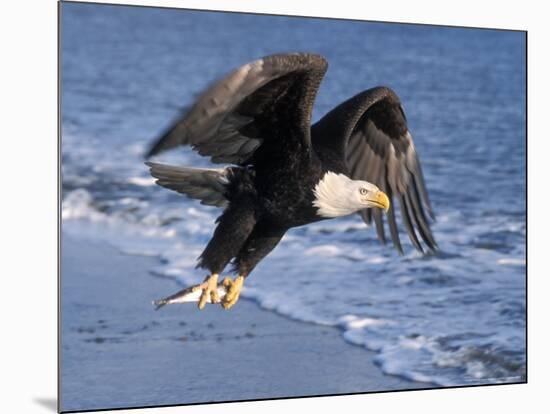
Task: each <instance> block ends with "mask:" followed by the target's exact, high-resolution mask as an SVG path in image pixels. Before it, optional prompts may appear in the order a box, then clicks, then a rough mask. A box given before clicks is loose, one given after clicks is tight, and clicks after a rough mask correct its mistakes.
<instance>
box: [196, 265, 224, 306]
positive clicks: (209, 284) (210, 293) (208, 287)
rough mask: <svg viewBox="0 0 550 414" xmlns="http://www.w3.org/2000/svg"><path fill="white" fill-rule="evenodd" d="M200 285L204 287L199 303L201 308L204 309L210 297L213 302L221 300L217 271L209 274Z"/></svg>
mask: <svg viewBox="0 0 550 414" xmlns="http://www.w3.org/2000/svg"><path fill="white" fill-rule="evenodd" d="M199 286H200V287H201V289H202V293H201V297H200V299H199V303H198V307H199V309H200V310H202V309H204V307H205V306H206V303H207V302H208V299H210V300H211V301H212V303H219V302H220V296H219V295H218V274H217V273H214V274H212V275H210V276H207V277H206V279H204V282H203V283H202V284H201V285H199Z"/></svg>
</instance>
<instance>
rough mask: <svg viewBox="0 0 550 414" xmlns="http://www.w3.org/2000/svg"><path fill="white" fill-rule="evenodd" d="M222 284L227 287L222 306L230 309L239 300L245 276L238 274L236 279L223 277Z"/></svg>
mask: <svg viewBox="0 0 550 414" xmlns="http://www.w3.org/2000/svg"><path fill="white" fill-rule="evenodd" d="M222 284H223V286H225V288H226V289H227V293H226V294H225V296H224V297H223V299H222V306H223V308H224V309H230V308H231V307H232V306H233V305H235V303H237V301H238V300H239V295H240V294H241V289H242V287H243V284H244V276H238V277H236V278H235V280H234V281H233V280H231V279H230V278H229V277H226V278H225V279H223V282H222Z"/></svg>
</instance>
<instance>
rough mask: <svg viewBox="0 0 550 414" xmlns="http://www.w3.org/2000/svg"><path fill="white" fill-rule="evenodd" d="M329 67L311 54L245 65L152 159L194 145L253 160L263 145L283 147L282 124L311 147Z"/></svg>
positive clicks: (218, 158) (205, 97)
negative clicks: (319, 95)
mask: <svg viewBox="0 0 550 414" xmlns="http://www.w3.org/2000/svg"><path fill="white" fill-rule="evenodd" d="M326 68H327V62H326V60H325V59H324V58H323V57H322V56H320V55H314V54H308V53H292V54H279V55H271V56H266V57H264V58H262V59H258V60H256V61H254V62H250V63H248V64H246V65H243V66H241V67H240V68H238V69H237V70H235V71H233V72H232V73H230V74H229V75H227V76H226V77H224V78H223V79H221V80H219V81H218V82H216V83H214V84H213V85H212V86H211V87H210V88H208V89H207V90H206V91H205V92H204V93H203V94H202V95H201V96H200V97H199V98H198V99H197V101H196V102H195V103H194V104H193V106H191V108H190V109H189V110H188V111H187V112H186V113H185V114H184V115H183V116H182V117H180V118H179V119H178V120H177V121H176V122H175V123H174V124H173V125H171V126H170V127H169V128H168V129H167V130H166V131H165V133H164V134H162V136H161V137H160V138H159V139H158V140H157V142H156V143H155V144H154V145H153V146H152V147H151V148H150V150H149V152H148V153H147V155H146V157H151V156H153V155H155V154H158V153H160V152H162V151H165V150H168V149H171V148H174V147H177V146H179V145H191V146H192V147H193V148H194V149H195V150H197V151H198V152H199V154H201V155H204V156H209V157H211V160H212V161H213V162H218V163H233V164H241V165H243V164H248V163H251V160H252V159H253V156H254V154H255V153H256V150H257V149H258V148H259V147H260V146H262V145H265V146H269V147H270V148H271V147H273V148H277V147H279V146H280V142H277V140H279V139H280V134H277V129H278V128H279V126H280V125H284V126H285V128H287V129H288V130H293V131H297V132H298V133H291V134H285V135H284V136H285V139H287V140H294V141H293V142H294V143H295V146H294V147H293V148H295V149H296V150H301V149H304V148H309V147H310V145H311V142H310V141H311V138H310V121H311V112H312V107H313V100H314V98H315V95H316V93H317V89H318V87H319V84H320V82H321V79H322V77H323V75H324V73H325V71H326ZM266 152H269V151H266ZM254 161H255V162H258V160H257V159H255V160H254Z"/></svg>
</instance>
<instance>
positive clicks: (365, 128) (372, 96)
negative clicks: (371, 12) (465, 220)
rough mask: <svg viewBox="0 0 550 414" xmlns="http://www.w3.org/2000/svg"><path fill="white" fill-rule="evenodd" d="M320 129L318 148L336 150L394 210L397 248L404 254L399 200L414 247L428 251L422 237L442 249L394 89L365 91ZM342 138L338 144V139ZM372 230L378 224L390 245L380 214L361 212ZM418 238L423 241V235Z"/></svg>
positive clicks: (392, 222)
mask: <svg viewBox="0 0 550 414" xmlns="http://www.w3.org/2000/svg"><path fill="white" fill-rule="evenodd" d="M314 129H316V130H318V131H319V133H317V134H316V136H315V139H316V141H315V142H314V145H317V144H318V142H317V136H319V138H318V139H319V144H320V145H324V146H327V147H331V148H332V149H333V150H335V151H337V152H339V154H340V155H341V156H342V157H343V158H344V159H345V161H346V165H347V168H348V170H349V173H350V176H351V178H353V179H357V180H365V181H368V182H371V183H373V184H376V185H377V186H378V187H379V188H380V189H381V190H382V191H384V192H385V193H386V194H387V195H388V197H389V199H390V201H391V207H390V209H389V210H388V213H387V221H388V226H389V230H390V235H391V238H392V241H393V244H394V245H395V247H396V248H397V250H399V252H402V251H403V249H402V247H401V242H400V239H399V232H398V228H397V224H396V217H395V216H396V215H395V209H394V203H393V199H394V198H395V199H397V202H398V203H399V206H400V209H401V219H402V222H403V225H404V226H405V230H406V231H407V233H408V235H409V238H410V239H411V242H412V243H413V245H414V246H415V247H416V248H417V249H418V250H420V251H423V248H422V244H421V242H420V240H419V237H418V235H419V236H420V238H421V239H422V240H423V242H424V243H425V244H426V246H427V247H428V248H429V249H430V250H435V249H436V247H437V244H436V242H435V240H434V237H433V235H432V232H431V230H430V226H429V222H428V218H427V216H426V213H427V214H428V215H429V217H430V218H431V219H433V218H434V215H433V212H432V207H431V204H430V200H429V198H428V193H427V191H426V186H425V184H424V178H423V175H422V169H421V166H420V160H419V158H418V154H417V152H416V150H415V147H414V143H413V140H412V136H411V134H410V132H409V129H408V127H407V120H406V117H405V113H404V111H403V107H402V106H401V103H400V101H399V98H398V96H397V95H396V94H395V93H394V92H393V91H392V90H391V89H389V88H385V87H378V88H373V89H369V90H367V91H364V92H362V93H360V94H358V95H356V96H354V97H353V98H351V99H349V100H348V101H346V102H344V103H342V104H341V105H339V106H338V107H336V108H335V109H333V110H332V111H331V112H329V113H328V114H327V115H326V116H325V117H324V118H323V119H322V120H321V121H319V122H318V123H317V124H316V125H315V126H314ZM335 137H337V138H335ZM360 215H361V216H362V217H363V220H365V222H366V223H367V224H370V223H371V221H372V220H374V222H375V225H376V231H377V234H378V238H379V239H380V240H381V241H382V243H385V242H386V236H385V231H384V222H383V216H382V212H381V210H380V209H366V210H363V211H361V212H360ZM417 233H418V235H417Z"/></svg>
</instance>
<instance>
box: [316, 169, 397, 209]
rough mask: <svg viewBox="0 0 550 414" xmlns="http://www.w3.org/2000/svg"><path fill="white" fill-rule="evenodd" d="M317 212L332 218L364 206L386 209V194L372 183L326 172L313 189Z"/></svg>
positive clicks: (387, 205) (388, 203)
mask: <svg viewBox="0 0 550 414" xmlns="http://www.w3.org/2000/svg"><path fill="white" fill-rule="evenodd" d="M313 192H314V194H315V200H314V201H313V205H314V206H315V207H317V209H318V211H317V214H318V215H319V216H321V217H326V218H332V217H340V216H347V215H348V214H352V213H356V212H357V211H359V210H363V209H365V208H372V207H377V208H383V209H384V210H385V211H388V209H389V208H390V200H389V199H388V196H387V195H386V194H385V193H384V192H382V191H380V189H379V188H378V187H377V186H375V185H374V184H372V183H369V182H367V181H361V180H352V179H351V178H349V177H347V176H345V175H344V174H336V173H334V172H332V171H329V172H327V173H326V174H325V175H324V176H323V178H322V179H321V181H319V182H318V183H317V185H316V186H315V189H314V190H313Z"/></svg>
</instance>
